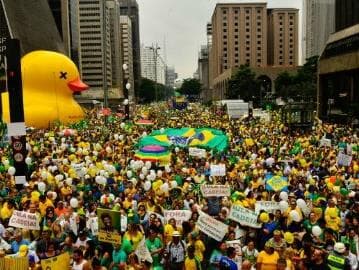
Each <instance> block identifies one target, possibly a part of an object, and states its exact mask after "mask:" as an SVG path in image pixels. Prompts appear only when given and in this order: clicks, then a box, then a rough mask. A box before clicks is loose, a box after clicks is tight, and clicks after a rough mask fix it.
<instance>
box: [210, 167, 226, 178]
mask: <svg viewBox="0 0 359 270" xmlns="http://www.w3.org/2000/svg"><path fill="white" fill-rule="evenodd" d="M225 175H226V165H224V164H218V165H215V164H211V176H225Z"/></svg>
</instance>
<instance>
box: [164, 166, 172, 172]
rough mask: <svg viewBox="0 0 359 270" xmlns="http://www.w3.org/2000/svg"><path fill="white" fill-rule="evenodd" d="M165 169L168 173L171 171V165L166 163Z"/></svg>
mask: <svg viewBox="0 0 359 270" xmlns="http://www.w3.org/2000/svg"><path fill="white" fill-rule="evenodd" d="M165 171H166V173H170V172H171V167H170V166H168V165H166V166H165Z"/></svg>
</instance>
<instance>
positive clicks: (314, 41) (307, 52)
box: [302, 0, 335, 60]
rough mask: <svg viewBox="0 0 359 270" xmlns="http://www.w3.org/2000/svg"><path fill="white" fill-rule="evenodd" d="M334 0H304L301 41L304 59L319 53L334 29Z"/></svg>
mask: <svg viewBox="0 0 359 270" xmlns="http://www.w3.org/2000/svg"><path fill="white" fill-rule="evenodd" d="M334 16H335V0H304V7H303V31H304V33H303V35H304V40H303V43H302V47H303V57H304V60H305V59H307V58H309V57H312V56H315V55H320V54H321V53H322V52H323V50H324V47H325V44H326V42H327V40H328V38H329V35H330V34H332V33H333V32H334V30H335V19H334Z"/></svg>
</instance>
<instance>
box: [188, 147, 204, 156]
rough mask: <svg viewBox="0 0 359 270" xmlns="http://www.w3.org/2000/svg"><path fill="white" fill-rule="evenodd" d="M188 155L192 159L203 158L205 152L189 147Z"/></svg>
mask: <svg viewBox="0 0 359 270" xmlns="http://www.w3.org/2000/svg"><path fill="white" fill-rule="evenodd" d="M188 154H189V155H190V156H192V157H199V158H205V157H206V150H205V149H200V148H196V147H190V148H188Z"/></svg>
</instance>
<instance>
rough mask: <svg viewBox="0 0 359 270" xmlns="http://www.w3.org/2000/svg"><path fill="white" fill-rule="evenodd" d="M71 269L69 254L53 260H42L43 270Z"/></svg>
mask: <svg viewBox="0 0 359 270" xmlns="http://www.w3.org/2000/svg"><path fill="white" fill-rule="evenodd" d="M69 267H70V255H69V253H67V252H66V253H64V254H61V255H59V256H56V257H53V258H49V259H45V260H41V268H42V269H45V270H46V269H51V270H64V269H69Z"/></svg>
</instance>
